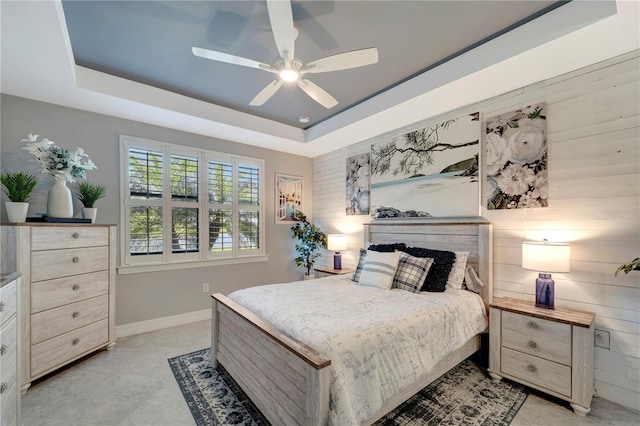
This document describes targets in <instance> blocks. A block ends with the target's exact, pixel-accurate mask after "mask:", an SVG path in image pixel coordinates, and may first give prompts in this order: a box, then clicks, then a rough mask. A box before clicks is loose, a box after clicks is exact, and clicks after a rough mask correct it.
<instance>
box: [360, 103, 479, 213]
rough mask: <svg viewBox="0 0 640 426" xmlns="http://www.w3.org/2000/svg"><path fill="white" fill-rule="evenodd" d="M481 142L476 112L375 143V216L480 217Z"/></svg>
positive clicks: (373, 197) (373, 193)
mask: <svg viewBox="0 0 640 426" xmlns="http://www.w3.org/2000/svg"><path fill="white" fill-rule="evenodd" d="M479 140H480V121H479V113H477V112H476V113H473V114H467V115H463V116H461V117H457V118H453V119H450V120H446V121H443V122H441V123H437V124H433V125H431V126H429V127H423V128H419V129H416V130H413V131H410V132H407V133H404V134H400V135H397V136H394V137H390V138H387V139H386V140H384V141H382V142H379V143H377V144H374V145H372V146H371V205H372V212H371V215H372V216H373V217H375V218H391V217H430V216H433V217H442V216H477V215H478V214H479V213H480V198H479V197H480V186H479V183H478V154H479V146H480V143H479Z"/></svg>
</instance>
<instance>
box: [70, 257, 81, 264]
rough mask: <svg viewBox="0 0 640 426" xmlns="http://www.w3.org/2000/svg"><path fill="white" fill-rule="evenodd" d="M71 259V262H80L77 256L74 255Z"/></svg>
mask: <svg viewBox="0 0 640 426" xmlns="http://www.w3.org/2000/svg"><path fill="white" fill-rule="evenodd" d="M71 260H72V261H73V263H78V262H80V258H79V257H78V256H75V257H74V258H73V259H71Z"/></svg>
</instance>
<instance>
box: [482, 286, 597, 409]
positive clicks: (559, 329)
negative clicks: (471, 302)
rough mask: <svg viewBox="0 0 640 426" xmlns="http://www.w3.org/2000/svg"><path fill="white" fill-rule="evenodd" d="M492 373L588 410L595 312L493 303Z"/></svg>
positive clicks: (514, 301)
mask: <svg viewBox="0 0 640 426" xmlns="http://www.w3.org/2000/svg"><path fill="white" fill-rule="evenodd" d="M490 307H491V312H490V320H489V324H490V325H489V340H490V344H489V374H490V375H491V377H492V378H493V379H494V380H496V381H499V380H500V379H501V378H502V377H506V378H508V379H511V380H514V381H516V382H519V383H522V384H525V385H527V386H530V387H532V388H535V389H538V390H541V391H543V392H546V393H548V394H550V395H553V396H555V397H558V398H560V399H564V400H565V401H569V403H570V404H571V407H572V408H573V411H574V412H575V413H576V414H578V415H579V416H585V415H586V414H587V413H588V412H589V411H590V406H591V398H592V397H593V377H594V370H593V334H594V319H595V315H594V314H593V313H591V312H583V311H577V310H574V309H567V308H556V309H541V308H536V307H535V304H534V303H533V302H528V301H525V300H520V299H515V298H504V297H503V298H499V299H495V300H494V301H493V303H491V304H490Z"/></svg>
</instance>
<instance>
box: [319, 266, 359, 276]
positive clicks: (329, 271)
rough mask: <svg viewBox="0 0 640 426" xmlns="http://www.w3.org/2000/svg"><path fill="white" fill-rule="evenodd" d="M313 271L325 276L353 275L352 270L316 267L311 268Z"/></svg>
mask: <svg viewBox="0 0 640 426" xmlns="http://www.w3.org/2000/svg"><path fill="white" fill-rule="evenodd" d="M313 270H314V271H318V272H324V273H325V274H331V275H344V274H352V273H353V269H345V268H343V269H333V268H329V267H322V266H320V267H316V268H313Z"/></svg>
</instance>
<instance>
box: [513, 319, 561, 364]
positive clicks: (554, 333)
mask: <svg viewBox="0 0 640 426" xmlns="http://www.w3.org/2000/svg"><path fill="white" fill-rule="evenodd" d="M502 346H506V347H508V348H511V349H515V350H518V351H522V352H525V353H528V354H531V355H535V356H539V357H541V358H545V359H548V360H551V361H555V362H560V363H562V364H565V365H571V325H569V324H564V323H561V322H555V321H549V320H545V319H541V318H536V317H532V316H528V315H521V314H516V313H513V312H506V311H503V312H502Z"/></svg>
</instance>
